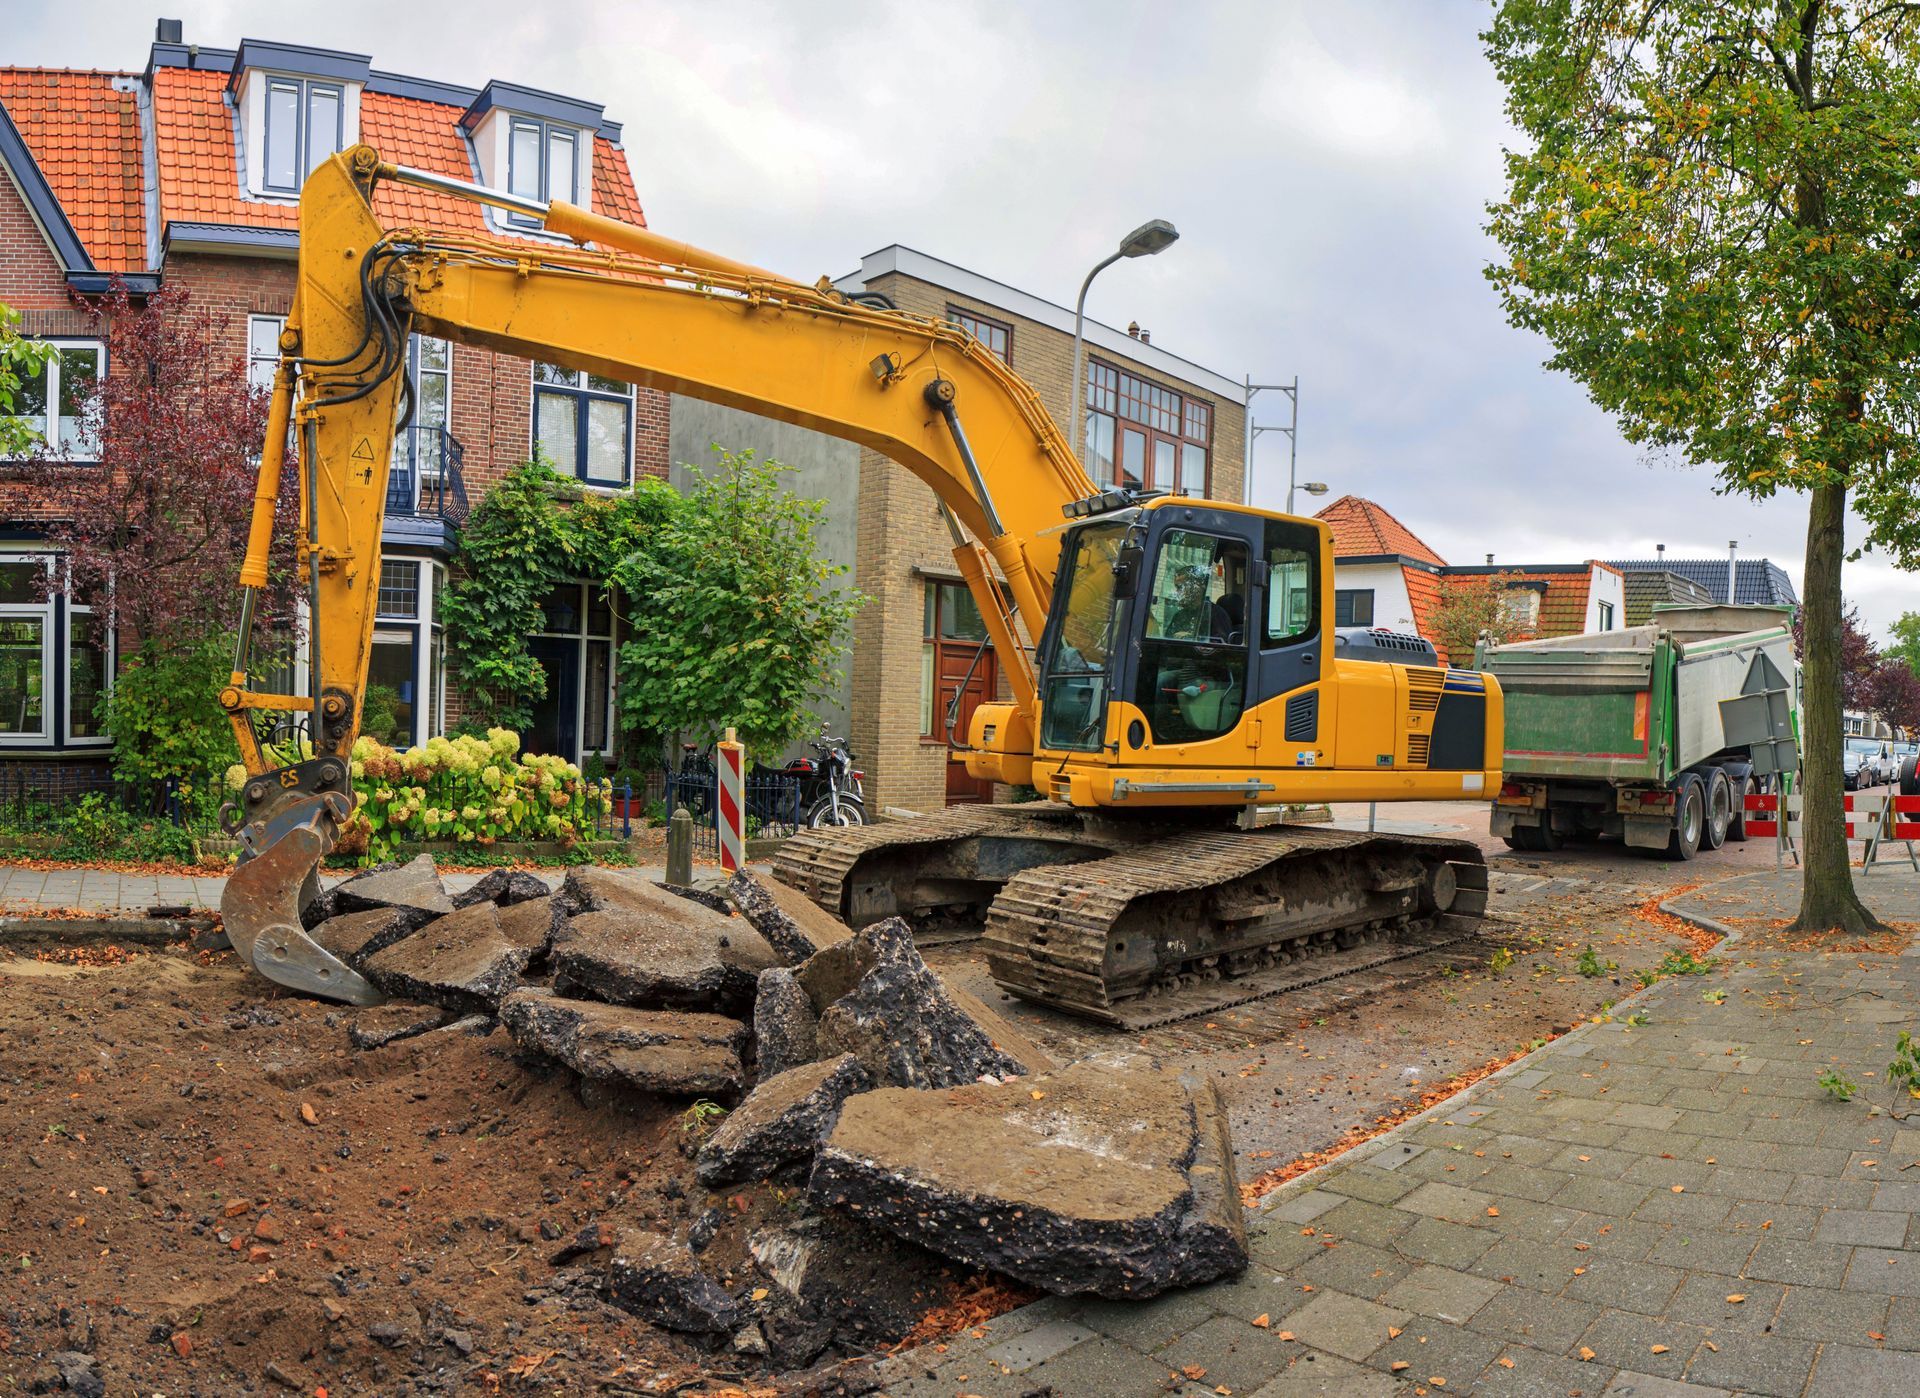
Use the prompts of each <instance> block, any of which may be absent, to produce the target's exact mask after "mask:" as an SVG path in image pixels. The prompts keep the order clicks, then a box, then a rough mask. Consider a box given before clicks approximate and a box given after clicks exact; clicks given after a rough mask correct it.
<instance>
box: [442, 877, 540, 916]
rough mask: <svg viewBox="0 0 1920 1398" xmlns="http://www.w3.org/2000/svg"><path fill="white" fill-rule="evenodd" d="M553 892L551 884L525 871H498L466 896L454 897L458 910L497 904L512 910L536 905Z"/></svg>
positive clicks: (454, 904) (485, 878)
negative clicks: (514, 906)
mask: <svg viewBox="0 0 1920 1398" xmlns="http://www.w3.org/2000/svg"><path fill="white" fill-rule="evenodd" d="M552 893H553V890H552V889H550V888H548V887H547V881H546V880H545V879H543V878H541V877H540V876H539V875H538V874H530V873H528V872H527V871H526V870H525V869H495V870H493V871H492V872H491V873H488V874H487V875H485V876H484V877H483V878H481V879H480V880H479V882H477V883H475V884H474V885H473V887H471V888H469V889H467V890H466V892H464V893H456V894H454V895H453V906H454V907H455V908H470V907H472V906H473V905H474V904H475V903H497V904H499V905H500V906H501V907H503V908H510V907H512V906H513V905H514V904H516V903H528V902H532V901H533V900H534V899H536V898H546V897H549V896H550V895H551V894H552Z"/></svg>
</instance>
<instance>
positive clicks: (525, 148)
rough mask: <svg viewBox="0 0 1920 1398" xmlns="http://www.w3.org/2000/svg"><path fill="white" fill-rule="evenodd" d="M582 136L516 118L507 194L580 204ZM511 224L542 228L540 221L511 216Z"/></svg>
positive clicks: (510, 144) (509, 151) (509, 142)
mask: <svg viewBox="0 0 1920 1398" xmlns="http://www.w3.org/2000/svg"><path fill="white" fill-rule="evenodd" d="M579 151H580V133H579V131H577V130H575V129H574V128H573V127H569V126H549V125H547V124H546V123H545V122H542V121H534V120H532V119H530V118H527V117H515V118H514V119H513V126H512V128H511V130H510V131H509V133H508V136H507V192H508V193H510V194H518V195H520V196H521V197H522V198H526V199H541V200H548V201H551V200H555V199H561V200H565V201H566V202H567V203H569V204H578V203H579V202H580V190H579V177H580V163H579V162H580V156H579ZM506 217H507V221H508V222H509V223H514V224H520V225H524V226H527V227H538V226H539V222H540V221H539V220H538V219H536V218H531V217H529V216H527V215H526V214H517V213H509V214H508V215H507V216H506Z"/></svg>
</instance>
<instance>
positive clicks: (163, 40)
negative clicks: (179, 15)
mask: <svg viewBox="0 0 1920 1398" xmlns="http://www.w3.org/2000/svg"><path fill="white" fill-rule="evenodd" d="M153 41H154V42H155V43H156V44H177V43H179V42H180V41H181V39H180V21H179V20H177V19H163V20H160V21H158V22H157V23H155V24H154V26H153Z"/></svg>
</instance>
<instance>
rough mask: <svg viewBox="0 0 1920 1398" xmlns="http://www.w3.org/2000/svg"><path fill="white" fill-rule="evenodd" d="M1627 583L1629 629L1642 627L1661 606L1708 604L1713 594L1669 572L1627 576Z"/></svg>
mask: <svg viewBox="0 0 1920 1398" xmlns="http://www.w3.org/2000/svg"><path fill="white" fill-rule="evenodd" d="M1626 576H1627V581H1626V592H1627V619H1626V625H1628V626H1644V625H1646V624H1647V619H1648V618H1649V617H1651V616H1652V615H1653V609H1654V606H1655V604H1656V603H1660V602H1693V603H1702V602H1711V601H1713V594H1712V593H1710V592H1708V591H1707V590H1706V589H1705V588H1704V587H1702V586H1700V584H1699V583H1697V582H1694V581H1693V580H1692V579H1691V578H1688V577H1684V576H1682V575H1681V574H1679V573H1676V572H1674V571H1673V570H1672V569H1669V568H1662V569H1661V570H1659V571H1658V572H1634V573H1628V574H1627V575H1626Z"/></svg>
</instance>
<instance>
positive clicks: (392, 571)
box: [375, 559, 420, 618]
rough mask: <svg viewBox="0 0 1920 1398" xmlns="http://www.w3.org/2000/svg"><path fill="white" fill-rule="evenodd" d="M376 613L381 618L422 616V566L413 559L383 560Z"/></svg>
mask: <svg viewBox="0 0 1920 1398" xmlns="http://www.w3.org/2000/svg"><path fill="white" fill-rule="evenodd" d="M375 611H376V612H377V613H378V614H379V615H381V616H398V617H408V618H412V617H417V616H419V615H420V565H419V564H418V563H416V562H414V561H413V560H411V559H383V560H382V561H381V563H380V596H379V600H378V601H377V602H376V603H375Z"/></svg>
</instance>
